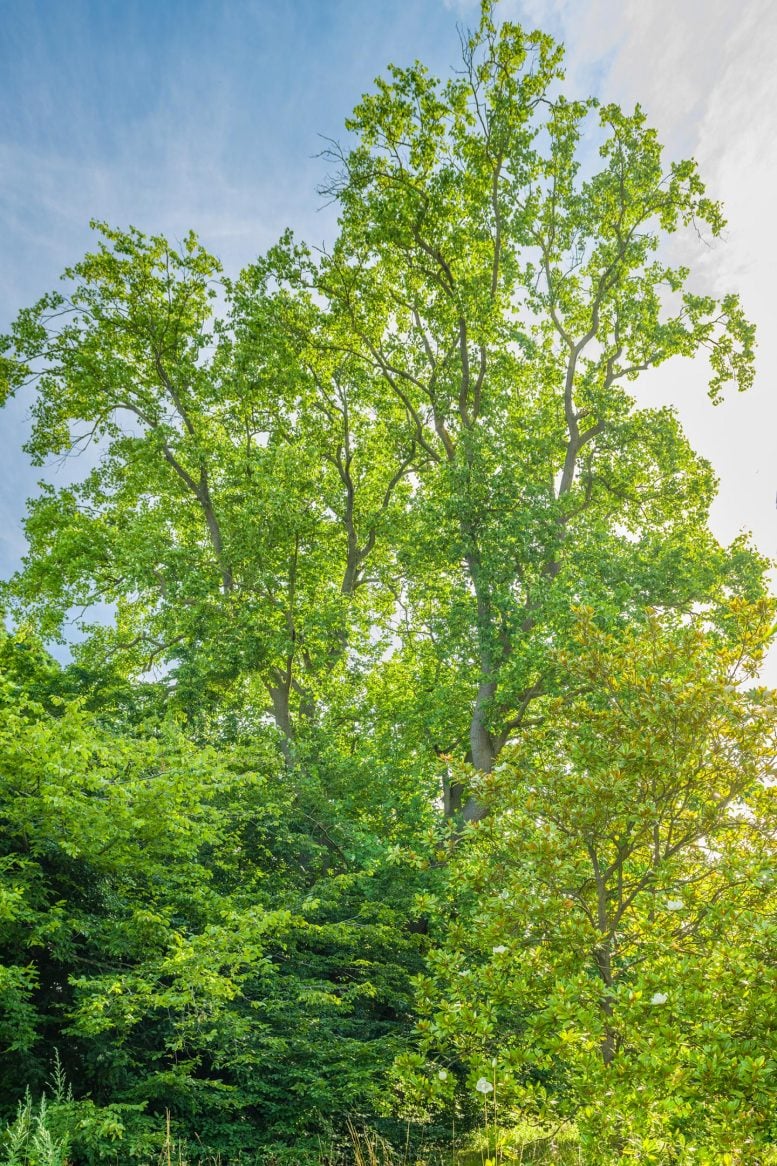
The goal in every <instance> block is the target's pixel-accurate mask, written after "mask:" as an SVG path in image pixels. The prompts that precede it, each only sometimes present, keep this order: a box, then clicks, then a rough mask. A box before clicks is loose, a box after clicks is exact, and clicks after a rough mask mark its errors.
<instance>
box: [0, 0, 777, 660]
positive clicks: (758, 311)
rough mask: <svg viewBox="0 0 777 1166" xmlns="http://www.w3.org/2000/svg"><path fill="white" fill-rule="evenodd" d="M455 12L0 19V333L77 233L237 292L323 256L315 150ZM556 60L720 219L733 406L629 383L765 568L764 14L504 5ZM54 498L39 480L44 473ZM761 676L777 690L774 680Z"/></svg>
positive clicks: (76, 241) (776, 255)
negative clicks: (682, 429)
mask: <svg viewBox="0 0 777 1166" xmlns="http://www.w3.org/2000/svg"><path fill="white" fill-rule="evenodd" d="M477 10H478V4H477V2H475V3H470V2H468V0H461V2H458V0H221V2H218V0H0V115H1V116H0V271H1V272H2V278H0V331H2V330H3V329H4V328H5V327H6V326H7V325H8V323H9V322H10V320H11V319H12V317H13V315H14V314H15V312H16V311H17V310H18V308H20V307H22V306H24V305H25V304H28V303H30V302H32V301H33V300H34V299H36V298H37V297H38V296H39V295H40V294H41V293H42V292H43V291H45V290H47V289H48V288H50V287H53V286H54V284H55V282H56V280H57V278H58V275H59V273H60V271H61V270H62V268H63V267H64V266H65V265H66V264H67V263H69V262H72V261H74V260H76V259H78V258H79V256H80V255H81V254H82V253H83V252H84V250H86V249H87V247H88V246H89V230H88V225H87V224H88V220H89V219H90V218H92V217H95V218H100V219H107V220H108V221H110V222H112V223H115V224H117V225H127V224H129V223H132V224H134V225H135V226H138V227H140V228H141V229H144V230H148V231H161V232H163V233H167V234H169V235H170V236H172V237H174V238H177V237H181V236H182V235H183V234H184V233H185V232H186V231H187V230H188V229H189V228H190V227H194V228H195V230H197V231H198V233H199V234H200V235H201V236H202V238H203V241H204V242H205V244H206V246H208V247H209V248H211V249H212V250H214V251H216V252H217V253H218V254H219V255H220V256H221V258H222V260H223V261H224V263H225V265H226V267H227V269H228V270H236V269H237V268H238V267H240V266H241V265H242V264H243V263H244V262H246V261H248V260H250V259H251V258H253V257H254V256H255V255H256V254H258V253H259V252H260V251H261V250H263V249H264V248H265V247H267V246H268V245H269V244H270V243H271V242H273V241H274V240H275V239H276V238H277V236H278V235H279V234H280V232H281V231H282V230H283V228H284V227H286V226H287V225H288V226H291V227H293V228H294V230H295V231H296V232H297V233H298V234H300V235H301V236H303V237H304V238H306V239H307V240H308V241H310V242H313V243H316V242H321V241H323V240H324V239H327V238H329V239H331V237H332V228H333V221H334V214H333V211H332V210H331V208H330V209H326V208H324V207H322V200H321V198H320V197H319V196H317V194H316V186H317V185H318V184H319V183H320V182H321V181H322V180H323V179H324V177H325V175H326V165H325V163H324V162H323V161H322V160H321V159H320V158H317V157H316V155H317V154H318V152H319V151H320V150H321V149H322V147H323V144H324V143H323V138H322V135H323V137H326V136H329V137H337V136H338V135H341V133H342V123H343V119H344V118H345V117H346V115H347V114H348V113H349V111H350V110H351V108H352V107H353V105H354V104H355V102H356V101H357V100H358V98H359V96H360V95H361V93H362V92H364V90H365V89H367V88H369V86H370V83H371V81H372V79H373V78H374V77H375V76H376V75H377V74H378V73H380V72H382V71H383V70H384V67H385V65H386V64H387V63H388V62H389V61H395V62H396V63H398V64H404V63H407V62H408V61H410V60H412V59H414V58H420V59H421V60H423V61H424V62H425V63H426V64H427V65H429V66H430V67H431V68H432V69H433V70H434V71H435V72H438V73H444V72H447V70H448V67H449V65H450V64H451V63H455V60H456V57H457V50H458V33H457V27H456V26H457V22H464V23H469V24H472V23H474V22H475V20H476V18H477ZM499 12H500V13H503V14H504V15H505V16H509V17H510V18H514V19H518V20H520V21H521V23H523V24H525V25H531V26H537V27H541V28H544V29H546V30H547V31H549V32H551V33H553V34H554V35H555V36H557V37H558V38H559V39H561V40H563V41H564V42H565V43H566V46H567V77H568V85H567V89H568V90H575V91H577V92H578V93H579V94H580V95H585V94H588V93H596V94H597V95H598V96H599V97H601V98H603V99H605V100H616V101H618V102H620V103H622V104H624V105H626V106H632V105H633V104H634V103H635V102H636V101H639V102H640V103H641V104H642V105H643V107H644V108H645V110H646V111H647V113H648V116H649V118H650V119H651V121H652V122H653V124H654V125H655V126H656V128H657V129H658V131H659V134H660V136H661V138H662V139H663V141H664V142H665V143H666V145H667V147H668V149H669V152H670V154H671V155H674V156H684V155H688V154H693V155H695V156H696V157H697V158H698V160H699V162H700V164H701V167H702V172H703V174H704V176H705V178H706V181H707V184H708V188H709V189H710V191H711V193H712V194H713V195H714V196H715V197H718V198H721V199H722V200H723V202H724V203H725V206H726V210H727V216H728V220H729V227H728V230H727V233H726V239H725V241H724V242H722V243H718V244H716V245H715V247H714V248H712V249H710V250H707V251H706V252H705V253H704V254H703V255H702V256H701V265H702V269H703V273H704V278H705V281H706V283H707V286H710V285H711V286H712V287H713V288H714V289H716V290H719V291H722V290H724V289H729V288H733V289H735V290H738V291H739V292H740V293H741V295H742V298H743V300H744V303H745V306H746V309H747V311H748V313H749V315H750V316H751V318H752V319H754V321H755V322H756V324H757V326H758V342H759V349H758V376H757V381H756V386H755V388H754V389H753V390H752V391H751V392H750V393H748V394H747V395H745V396H743V397H739V396H736V395H735V396H733V397H731V398H730V399H728V400H727V401H726V402H725V403H724V404H723V405H720V406H718V407H717V408H713V407H712V406H711V405H710V404H709V402H708V400H707V398H706V396H705V394H704V369H703V367H702V366H701V365H698V366H694V365H691V364H689V363H688V362H682V363H676V364H670V365H669V366H664V367H663V368H662V369H660V370H657V371H656V372H654V373H652V374H651V375H650V376H649V377H647V378H646V379H645V380H644V382H643V384H642V387H641V388H640V396H641V397H642V398H643V399H645V400H648V399H650V400H651V401H655V402H661V403H670V402H671V403H673V404H675V405H676V406H677V408H678V410H679V412H680V414H681V416H682V418H683V421H684V423H685V426H686V430H687V432H688V434H689V436H690V438H691V440H692V442H693V444H694V445H695V446H696V448H697V449H698V450H699V451H700V452H702V453H703V454H704V455H705V456H707V457H708V458H710V460H711V461H712V462H713V464H714V465H715V467H716V469H717V471H718V474H719V476H720V495H719V499H718V501H717V502H716V504H715V509H714V512H713V525H714V528H715V530H716V533H717V534H718V535H719V537H721V538H722V539H724V540H726V541H727V540H729V539H731V538H732V537H734V535H735V534H736V533H737V532H738V531H739V530H741V529H743V528H744V529H748V530H751V531H752V532H753V535H754V537H755V539H756V542H757V543H758V545H759V547H760V548H761V549H762V550H763V551H764V552H765V553H766V554H767V555H769V556H774V555H776V554H777V508H776V507H775V500H776V495H777V458H776V457H775V446H776V445H777V396H776V395H775V377H777V323H776V322H775V315H776V314H777V296H775V293H774V290H773V284H774V279H775V275H776V274H777V231H775V228H774V223H773V218H774V205H775V193H776V190H777V70H775V69H774V65H773V61H774V58H775V55H777V4H775V3H774V2H773V0H744V4H742V5H736V4H734V3H733V2H732V0H502V3H501V4H500V7H499ZM25 412H26V403H25V402H23V401H20V402H15V403H14V404H12V405H11V407H10V408H8V409H6V411H5V413H4V414H3V415H2V418H0V421H1V423H2V430H1V431H0V441H2V450H0V575H4V574H7V573H8V572H9V571H10V570H11V569H12V567H13V566H14V565H16V563H18V559H19V556H20V554H21V553H22V552H23V548H24V540H23V535H22V533H21V527H20V518H21V515H22V513H23V507H24V499H25V497H26V496H27V494H29V493H30V492H31V491H32V490H33V489H34V483H35V480H36V478H37V477H38V476H39V475H40V471H38V470H32V469H31V468H30V467H29V466H28V465H27V463H26V460H25V458H24V456H23V455H22V454H21V453H20V451H19V445H20V443H21V440H22V434H23V432H24V428H25ZM53 476H54V480H56V475H54V474H53ZM774 673H775V675H774V676H772V677H771V679H772V680H773V681H776V680H777V665H776V666H775V669H774Z"/></svg>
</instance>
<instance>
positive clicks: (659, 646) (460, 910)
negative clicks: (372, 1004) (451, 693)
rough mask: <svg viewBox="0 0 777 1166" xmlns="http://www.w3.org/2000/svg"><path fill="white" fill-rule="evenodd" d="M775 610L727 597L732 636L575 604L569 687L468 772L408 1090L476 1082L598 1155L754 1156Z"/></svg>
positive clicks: (774, 827)
mask: <svg viewBox="0 0 777 1166" xmlns="http://www.w3.org/2000/svg"><path fill="white" fill-rule="evenodd" d="M772 611H773V608H772V606H771V605H767V604H764V603H760V604H756V605H747V604H740V603H735V604H733V605H732V608H731V610H730V613H729V615H730V620H731V625H732V626H731V628H730V631H731V632H732V633H733V636H732V638H733V640H734V643H733V644H732V645H731V646H729V645H727V644H726V643H725V642H724V641H723V640H722V637H721V636H720V635H718V634H717V633H715V632H713V631H711V630H710V629H709V626H708V625H707V623H706V620H705V618H704V617H702V616H699V617H696V618H694V619H692V620H678V619H677V618H676V617H673V616H671V615H667V614H665V613H659V612H653V613H651V614H650V616H649V618H648V619H647V621H646V623H645V625H644V626H643V627H642V628H640V629H631V630H629V631H628V632H627V633H625V634H622V635H621V636H619V637H614V636H613V635H612V634H610V633H608V632H605V631H603V630H602V629H601V628H600V627H598V626H597V623H596V620H595V616H594V613H593V612H592V611H591V610H590V609H586V610H583V611H581V612H580V613H579V622H578V627H577V633H576V642H575V650H574V652H573V653H572V654H570V655H569V656H567V658H565V659H564V661H563V666H564V668H565V669H566V670H568V672H569V673H570V675H571V677H572V678H573V679H574V683H575V691H574V692H573V693H572V694H570V695H568V696H567V697H566V698H557V699H556V700H554V701H553V702H551V704H550V706H549V707H548V709H547V717H546V719H545V720H544V721H543V725H542V727H541V728H539V727H537V728H535V729H533V730H531V731H527V733H526V735H525V737H524V739H523V741H522V742H521V744H520V745H515V746H512V747H509V748H508V749H506V750H505V753H504V755H503V760H502V762H501V763H500V765H499V766H498V767H497V769H495V770H494V771H493V772H492V773H491V774H490V775H489V776H488V777H486V778H483V779H481V781H480V783H479V787H478V788H479V792H480V796H481V798H482V799H483V802H484V804H486V805H487V806H488V807H489V810H490V814H489V816H488V819H487V821H485V822H482V823H479V824H478V828H477V829H476V830H471V831H470V832H469V835H468V838H467V841H466V844H465V845H463V846H461V847H459V848H458V850H457V852H456V854H455V857H454V858H453V860H452V869H451V870H450V872H449V873H450V889H449V892H448V896H447V897H446V896H445V895H443V896H441V897H440V899H439V901H438V902H437V904H436V914H437V917H438V919H439V924H440V933H441V936H442V943H441V945H440V947H439V948H438V949H436V950H435V953H434V955H433V957H432V959H431V962H430V968H429V971H428V972H427V973H426V974H425V975H424V976H423V977H422V978H421V979H420V980H419V985H418V988H419V999H420V1001H421V1006H422V1019H421V1020H420V1022H419V1025H418V1028H419V1036H420V1039H421V1050H422V1054H423V1055H422V1056H419V1055H418V1054H413V1055H408V1056H407V1057H406V1058H405V1060H404V1062H403V1064H404V1068H405V1074H406V1087H410V1088H411V1089H412V1090H413V1091H414V1092H420V1093H421V1094H422V1095H425V1096H427V1097H429V1098H430V1099H432V1100H433V1099H434V1098H435V1097H436V1098H437V1100H438V1102H439V1100H440V1099H442V1098H450V1097H451V1096H453V1094H454V1092H455V1091H456V1090H457V1089H458V1088H459V1087H461V1088H462V1089H463V1092H464V1095H465V1097H466V1095H467V1094H469V1095H470V1097H472V1096H474V1094H473V1089H474V1087H475V1082H476V1079H478V1078H480V1077H482V1076H485V1077H486V1079H487V1080H488V1081H489V1082H490V1081H492V1080H493V1081H494V1082H495V1085H496V1088H497V1092H498V1097H499V1102H500V1104H501V1106H502V1121H503V1123H504V1124H509V1121H505V1118H506V1115H507V1114H509V1113H510V1111H511V1110H512V1109H513V1108H515V1109H516V1110H517V1111H518V1112H520V1113H521V1114H522V1115H524V1116H525V1115H527V1114H533V1115H535V1117H536V1118H537V1119H538V1121H539V1122H540V1123H541V1124H542V1125H544V1126H545V1128H547V1129H552V1128H553V1127H554V1126H556V1125H557V1124H558V1122H559V1121H564V1120H569V1121H573V1122H574V1123H575V1124H576V1125H577V1127H578V1129H579V1131H580V1135H581V1141H582V1145H583V1148H584V1149H585V1150H586V1151H587V1152H588V1153H590V1154H591V1155H593V1157H592V1158H591V1160H592V1161H594V1160H595V1161H597V1162H602V1163H604V1162H609V1161H611V1160H612V1161H613V1162H621V1161H639V1162H662V1163H664V1162H675V1161H677V1162H691V1161H693V1162H709V1163H712V1162H720V1161H730V1162H740V1161H741V1162H746V1161H761V1160H762V1159H761V1157H759V1154H761V1153H763V1152H764V1150H765V1148H766V1147H767V1146H769V1145H772V1144H773V1142H774V1138H775V1135H776V1134H777V1128H776V1127H775V1124H774V1122H775V1114H774V1107H773V1104H772V1100H771V1099H772V1097H773V1094H774V1086H775V1080H774V1073H775V1059H774V1049H775V1033H774V1025H773V1018H772V1016H771V1011H770V1008H769V1004H768V1000H769V998H770V997H771V995H772V993H773V991H774V955H775V938H776V936H775V931H774V925H773V911H774V892H775V881H774V872H775V857H776V856H777V852H776V850H775V847H776V846H777V817H776V816H775V814H776V807H775V786H776V785H777V774H776V773H775V765H776V764H777V705H776V704H775V694H774V693H773V692H770V691H767V690H765V689H763V688H757V687H752V678H753V676H754V675H755V674H756V673H757V669H758V667H759V665H760V663H761V660H762V655H763V649H764V645H765V643H767V642H768V639H769V636H770V634H771V620H772ZM446 899H447V902H446ZM427 909H429V910H433V911H434V910H435V904H427ZM451 911H452V912H453V914H449V912H451ZM494 1058H495V1059H494ZM441 1067H442V1069H443V1072H442V1076H440V1074H439V1070H440V1068H441ZM726 1155H728V1157H726Z"/></svg>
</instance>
